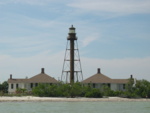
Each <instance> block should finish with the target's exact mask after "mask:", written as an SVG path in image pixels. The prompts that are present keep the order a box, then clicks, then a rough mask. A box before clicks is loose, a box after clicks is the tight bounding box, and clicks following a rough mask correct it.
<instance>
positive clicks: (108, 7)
mask: <svg viewBox="0 0 150 113" xmlns="http://www.w3.org/2000/svg"><path fill="white" fill-rule="evenodd" d="M68 6H70V7H74V8H79V9H82V10H85V11H93V12H95V11H96V12H99V13H101V12H108V13H119V14H121V13H123V14H133V13H150V7H149V6H150V1H149V0H142V1H140V0H92V1H91V0H78V1H75V2H72V3H70V4H68Z"/></svg>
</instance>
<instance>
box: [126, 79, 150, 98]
mask: <svg viewBox="0 0 150 113" xmlns="http://www.w3.org/2000/svg"><path fill="white" fill-rule="evenodd" d="M133 83H134V80H133V79H129V83H128V84H127V87H126V91H125V93H124V95H125V96H126V97H128V98H141V97H142V98H150V82H149V81H147V80H137V81H136V85H135V86H134V87H133Z"/></svg>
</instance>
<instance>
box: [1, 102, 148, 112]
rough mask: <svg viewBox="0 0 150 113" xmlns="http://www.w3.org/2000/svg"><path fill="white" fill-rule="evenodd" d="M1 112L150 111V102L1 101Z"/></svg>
mask: <svg viewBox="0 0 150 113" xmlns="http://www.w3.org/2000/svg"><path fill="white" fill-rule="evenodd" d="M0 113H150V102H1V103H0Z"/></svg>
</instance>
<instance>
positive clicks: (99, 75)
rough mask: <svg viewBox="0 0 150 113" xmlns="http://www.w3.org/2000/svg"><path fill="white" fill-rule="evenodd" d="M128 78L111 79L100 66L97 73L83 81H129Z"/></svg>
mask: <svg viewBox="0 0 150 113" xmlns="http://www.w3.org/2000/svg"><path fill="white" fill-rule="evenodd" d="M127 82H128V79H111V78H109V77H107V76H106V75H103V74H102V73H101V72H100V69H99V68H98V72H97V74H95V75H93V76H91V77H89V78H87V79H85V80H83V81H82V83H118V84H119V83H127Z"/></svg>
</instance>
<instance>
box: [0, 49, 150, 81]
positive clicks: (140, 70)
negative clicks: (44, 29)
mask: <svg viewBox="0 0 150 113" xmlns="http://www.w3.org/2000/svg"><path fill="white" fill-rule="evenodd" d="M64 55H65V53H64V51H60V52H58V53H56V54H51V55H49V52H47V51H44V52H42V53H40V54H37V55H34V56H30V57H22V58H18V57H12V56H8V55H0V62H1V63H0V69H1V72H0V81H1V82H3V81H4V80H7V79H8V78H9V75H10V74H13V77H14V78H25V77H26V76H28V77H32V76H34V75H36V74H38V73H40V71H41V68H45V72H46V73H47V74H49V75H50V76H52V77H55V78H56V79H58V77H59V78H60V77H61V72H62V66H63V61H64V60H63V59H64ZM149 62H150V57H145V58H124V59H110V60H107V59H95V58H87V57H81V65H82V69H83V76H84V79H86V78H88V77H90V76H92V75H94V74H96V73H97V68H101V73H103V74H104V75H106V76H108V77H110V78H114V79H115V78H116V79H119V78H120V79H127V78H129V77H130V75H131V74H132V75H133V76H134V77H135V78H137V79H146V80H149V81H150V76H149V74H150V70H149V67H150V63H149Z"/></svg>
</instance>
